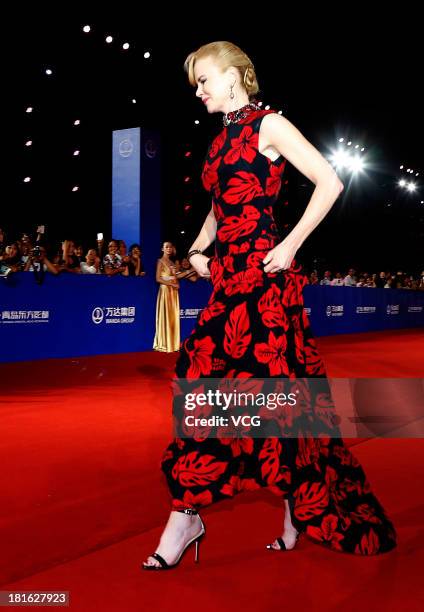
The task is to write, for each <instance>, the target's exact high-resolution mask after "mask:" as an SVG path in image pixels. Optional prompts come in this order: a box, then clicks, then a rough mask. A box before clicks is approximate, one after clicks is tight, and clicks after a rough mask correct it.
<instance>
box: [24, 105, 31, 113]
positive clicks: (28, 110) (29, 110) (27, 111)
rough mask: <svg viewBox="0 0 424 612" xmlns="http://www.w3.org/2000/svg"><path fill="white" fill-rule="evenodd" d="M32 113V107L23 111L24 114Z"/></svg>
mask: <svg viewBox="0 0 424 612" xmlns="http://www.w3.org/2000/svg"><path fill="white" fill-rule="evenodd" d="M32 111H33V108H32V106H28V108H27V109H26V111H25V112H26V113H32Z"/></svg>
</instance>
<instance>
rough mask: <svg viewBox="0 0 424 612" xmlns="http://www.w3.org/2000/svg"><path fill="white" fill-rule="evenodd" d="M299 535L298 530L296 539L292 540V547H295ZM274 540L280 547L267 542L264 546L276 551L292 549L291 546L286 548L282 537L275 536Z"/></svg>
mask: <svg viewBox="0 0 424 612" xmlns="http://www.w3.org/2000/svg"><path fill="white" fill-rule="evenodd" d="M299 536H300V531H298V532H297V534H296V540H295V542H294V546H293V548H295V547H296V544H297V541H298V539H299ZM276 541H277V542H278V544H279V545H280V548H274V547H273V546H272V544H267V545H266V547H267V549H268V550H276V551H277V552H280V551H281V550H293V548H287V547H286V545H285V544H284V540H283V538H282V537H279V538H276Z"/></svg>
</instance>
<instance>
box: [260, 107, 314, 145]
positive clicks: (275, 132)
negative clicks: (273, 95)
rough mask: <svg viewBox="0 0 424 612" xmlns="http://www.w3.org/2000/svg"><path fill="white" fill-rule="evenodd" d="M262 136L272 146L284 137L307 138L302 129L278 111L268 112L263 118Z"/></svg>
mask: <svg viewBox="0 0 424 612" xmlns="http://www.w3.org/2000/svg"><path fill="white" fill-rule="evenodd" d="M261 136H263V139H264V140H265V141H266V142H267V144H269V145H271V146H272V145H275V141H281V139H282V138H287V139H293V138H303V139H305V137H304V136H303V134H302V133H301V132H300V130H298V128H297V127H296V126H295V125H293V123H292V122H291V121H289V120H288V119H287V118H286V117H284V115H279V114H278V113H268V114H267V115H265V116H264V117H263V118H262V122H261ZM305 140H306V139H305Z"/></svg>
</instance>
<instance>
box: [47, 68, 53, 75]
mask: <svg viewBox="0 0 424 612" xmlns="http://www.w3.org/2000/svg"><path fill="white" fill-rule="evenodd" d="M46 74H48V75H49V76H50V75H51V74H53V70H52V69H51V68H46Z"/></svg>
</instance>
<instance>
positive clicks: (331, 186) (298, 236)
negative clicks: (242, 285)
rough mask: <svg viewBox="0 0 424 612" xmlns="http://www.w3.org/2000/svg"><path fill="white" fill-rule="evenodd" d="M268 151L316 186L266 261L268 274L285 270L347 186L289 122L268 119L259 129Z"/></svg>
mask: <svg viewBox="0 0 424 612" xmlns="http://www.w3.org/2000/svg"><path fill="white" fill-rule="evenodd" d="M260 134H261V138H262V140H263V141H264V144H265V147H264V148H266V147H269V146H272V147H273V148H274V149H277V151H278V152H279V153H281V155H283V157H285V159H287V161H289V162H290V163H291V164H293V166H294V167H295V168H297V169H298V170H299V172H301V173H302V174H303V175H304V176H306V178H308V179H309V180H310V181H312V183H314V185H315V189H314V191H313V193H312V196H311V199H310V201H309V203H308V205H307V207H306V209H305V212H304V213H303V215H302V217H301V218H300V219H299V221H298V223H297V224H296V225H295V227H294V228H293V229H292V231H291V232H290V233H289V234H288V235H287V236H286V238H284V240H283V241H282V242H280V243H279V244H278V245H277V246H276V247H275V248H273V249H271V250H270V251H269V252H268V253H267V255H266V257H265V258H264V260H263V263H264V264H266V266H265V268H264V271H265V272H276V271H278V270H281V269H283V270H286V269H288V268H289V267H290V265H291V262H292V260H293V258H294V256H295V254H296V251H297V250H298V249H299V247H300V246H301V245H302V244H303V242H304V241H305V240H306V238H307V237H308V236H309V234H310V233H311V232H312V231H313V230H314V229H315V228H316V226H317V225H318V224H319V223H320V222H321V221H322V219H323V218H324V217H325V216H326V214H327V213H328V212H329V210H330V209H331V208H332V206H333V204H334V202H335V201H336V200H337V198H338V197H339V195H340V193H341V192H342V191H343V188H344V185H343V183H342V182H341V180H340V179H339V177H338V176H337V174H336V172H335V171H334V170H333V168H332V167H331V165H330V164H329V163H328V162H327V160H326V159H325V158H324V157H323V156H322V155H321V153H320V152H319V151H318V150H317V149H316V148H315V147H314V146H313V145H312V144H311V143H310V142H309V141H308V140H306V138H305V137H304V136H303V134H302V133H301V132H300V131H299V130H298V129H297V128H296V127H295V126H294V125H293V124H292V123H291V122H290V121H288V119H286V118H285V117H283V116H282V115H279V114H277V113H270V114H269V115H265V117H264V118H263V119H262V123H261V128H260Z"/></svg>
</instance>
